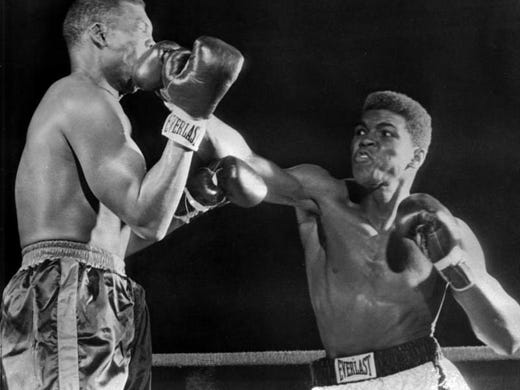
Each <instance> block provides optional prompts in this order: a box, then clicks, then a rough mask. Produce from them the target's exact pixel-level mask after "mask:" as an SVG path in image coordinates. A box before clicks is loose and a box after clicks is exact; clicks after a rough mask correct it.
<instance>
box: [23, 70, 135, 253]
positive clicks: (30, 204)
mask: <svg viewBox="0 0 520 390" xmlns="http://www.w3.org/2000/svg"><path fill="white" fill-rule="evenodd" d="M114 93H115V91H114V92H111V91H108V90H105V89H103V88H101V87H98V86H97V85H95V84H94V83H92V82H91V81H90V80H89V79H88V78H86V77H84V76H78V75H71V76H68V77H66V78H64V79H62V80H60V81H58V82H56V83H55V84H54V85H53V86H51V88H49V90H48V91H47V93H46V94H45V96H44V97H43V99H42V101H41V103H40V105H39V106H38V108H37V109H36V111H35V113H34V116H33V118H32V120H31V123H30V125H29V130H28V133H27V140H26V145H25V149H24V151H23V154H22V157H21V161H20V165H19V168H18V173H17V177H16V208H17V215H18V228H19V233H20V242H21V245H22V247H23V246H26V245H29V244H32V243H34V242H37V241H41V240H57V239H64V240H71V241H78V242H83V243H89V244H91V245H95V246H97V247H100V248H103V249H105V250H108V251H110V252H112V253H116V254H118V255H120V256H123V255H124V253H125V249H126V245H127V243H128V239H129V235H130V229H129V227H128V226H127V225H125V224H124V223H122V222H121V220H120V219H119V218H118V217H117V216H116V215H115V214H114V213H113V212H111V211H110V210H109V209H108V208H107V207H105V206H104V205H103V204H101V203H100V202H99V201H98V200H97V199H96V198H95V196H94V195H93V194H92V192H91V190H90V189H89V187H88V184H87V183H86V180H85V177H84V174H83V171H82V168H81V166H80V165H79V162H78V159H77V157H76V154H75V153H74V152H73V149H72V146H71V144H70V142H69V141H68V137H69V135H70V132H71V131H78V130H79V129H75V127H74V126H73V123H74V121H75V120H76V115H77V113H78V112H80V111H81V107H82V106H84V107H87V106H89V107H93V106H96V104H100V105H104V106H105V107H107V108H108V111H109V112H110V113H112V115H109V116H107V117H106V120H107V121H114V120H115V121H119V122H120V126H119V127H120V129H121V135H120V136H121V137H123V138H124V142H125V143H126V144H127V146H128V147H130V148H132V149H134V150H135V157H134V158H136V159H137V160H139V159H141V160H142V161H138V162H137V163H138V164H142V165H143V172H144V159H143V158H142V155H141V153H140V151H139V149H138V147H137V146H136V145H135V143H134V142H133V141H132V140H131V138H130V122H129V120H128V118H127V117H126V115H125V114H124V113H123V110H122V108H121V105H120V104H119V101H118V99H117V98H116V97H115V96H114ZM105 113H106V110H103V112H99V113H98V114H99V115H106V114H105ZM100 142H103V140H94V139H93V140H92V143H94V144H96V143H100Z"/></svg>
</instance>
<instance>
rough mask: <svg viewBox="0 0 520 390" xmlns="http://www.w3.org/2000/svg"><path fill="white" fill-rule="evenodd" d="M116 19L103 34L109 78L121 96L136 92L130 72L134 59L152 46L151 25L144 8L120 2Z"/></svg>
mask: <svg viewBox="0 0 520 390" xmlns="http://www.w3.org/2000/svg"><path fill="white" fill-rule="evenodd" d="M120 9H121V11H120V13H119V15H117V16H115V17H114V18H113V22H112V23H111V25H110V29H109V31H108V33H107V38H106V39H107V44H108V46H107V48H108V58H109V61H110V62H111V66H109V67H108V72H109V78H110V79H111V81H112V82H114V83H115V84H116V85H117V88H118V90H119V91H120V92H122V93H131V92H135V91H136V87H135V85H134V84H133V82H132V77H131V75H132V69H133V66H134V64H135V62H136V61H137V59H138V58H139V57H140V56H141V55H142V54H143V53H144V52H145V51H146V50H147V49H148V48H150V47H151V46H152V45H153V44H154V43H155V42H154V40H153V38H152V23H151V22H150V19H149V18H148V16H147V15H146V12H145V10H144V7H143V6H141V5H137V4H131V3H128V2H125V1H123V2H122V3H121V6H120Z"/></svg>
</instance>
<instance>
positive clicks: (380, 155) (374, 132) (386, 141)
mask: <svg viewBox="0 0 520 390" xmlns="http://www.w3.org/2000/svg"><path fill="white" fill-rule="evenodd" d="M417 149H418V148H417V146H414V145H413V142H412V139H411V136H410V133H409V132H408V129H407V124H406V120H405V118H404V117H402V116H401V115H398V114H395V113H393V112H391V111H388V110H369V111H366V112H365V113H363V115H362V118H361V121H360V122H359V123H358V124H357V125H356V127H355V129H354V138H353V139H352V171H353V175H354V178H355V179H356V181H357V182H358V183H359V184H361V185H363V186H365V187H368V188H375V187H379V186H381V185H388V184H390V183H391V182H393V181H396V180H401V179H403V178H404V177H406V175H408V174H409V172H410V169H412V167H411V166H410V164H411V163H412V162H413V161H414V158H415V156H416V150H417Z"/></svg>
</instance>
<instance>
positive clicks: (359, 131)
mask: <svg viewBox="0 0 520 390" xmlns="http://www.w3.org/2000/svg"><path fill="white" fill-rule="evenodd" d="M354 134H355V135H356V136H358V137H361V136H363V135H366V134H367V131H366V130H365V129H364V128H362V127H358V128H356V129H355V130H354Z"/></svg>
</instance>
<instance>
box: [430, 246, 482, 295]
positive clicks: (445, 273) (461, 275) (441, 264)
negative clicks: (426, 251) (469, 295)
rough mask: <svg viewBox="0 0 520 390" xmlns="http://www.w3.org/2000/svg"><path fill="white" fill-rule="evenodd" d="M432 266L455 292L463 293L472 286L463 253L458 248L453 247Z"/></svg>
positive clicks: (471, 279) (469, 271)
mask: <svg viewBox="0 0 520 390" xmlns="http://www.w3.org/2000/svg"><path fill="white" fill-rule="evenodd" d="M433 266H434V267H435V268H436V269H437V271H439V273H440V275H441V276H442V278H443V279H444V280H446V281H447V282H448V283H449V285H450V286H451V288H453V289H454V290H456V291H465V290H467V289H469V288H471V287H473V285H474V283H473V278H472V277H471V270H470V268H469V267H468V265H467V264H466V255H465V252H464V251H463V250H462V249H461V248H460V247H459V246H455V247H454V248H453V249H452V250H451V251H450V253H448V254H447V255H446V256H445V257H444V258H442V259H441V260H439V261H437V262H436V263H433Z"/></svg>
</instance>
